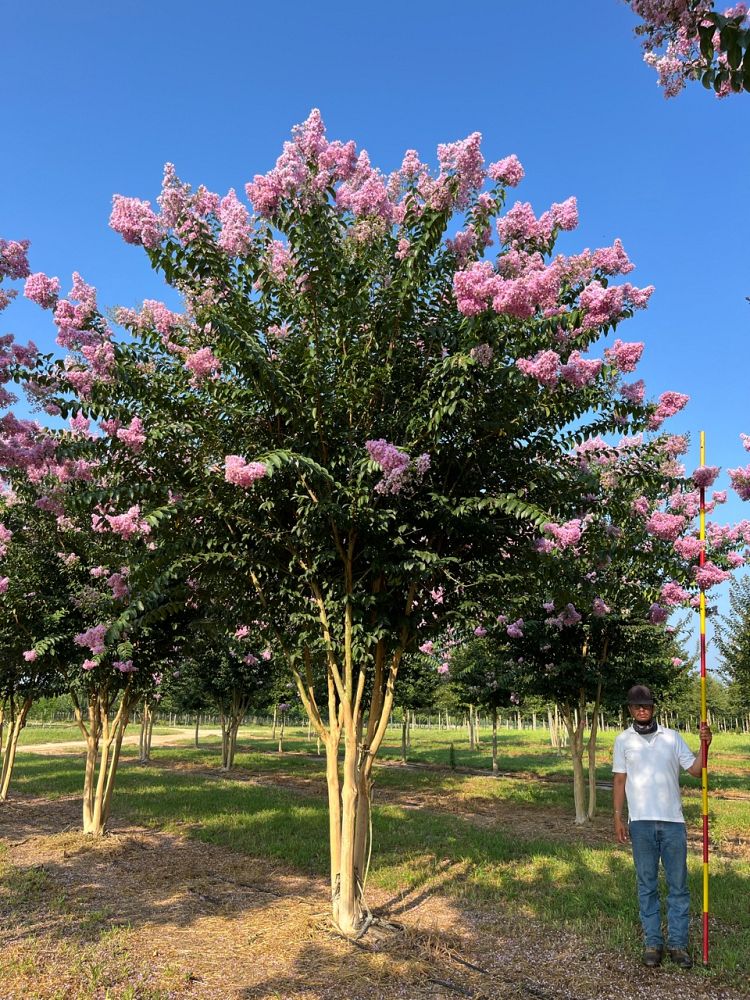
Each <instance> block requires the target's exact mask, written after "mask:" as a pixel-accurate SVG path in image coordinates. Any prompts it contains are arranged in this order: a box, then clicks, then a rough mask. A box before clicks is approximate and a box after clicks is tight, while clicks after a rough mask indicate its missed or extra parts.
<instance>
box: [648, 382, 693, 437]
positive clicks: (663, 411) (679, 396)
mask: <svg viewBox="0 0 750 1000" xmlns="http://www.w3.org/2000/svg"><path fill="white" fill-rule="evenodd" d="M689 402H690V396H686V395H685V394H684V393H682V392H674V391H669V392H663V393H662V394H661V396H659V402H658V404H657V407H656V410H655V412H654V413H653V414H652V415H651V417H650V418H649V422H648V425H649V427H650V428H651V429H652V430H656V429H657V428H659V427H661V425H662V423H663V422H664V421H665V420H666V419H667V418H668V417H673V416H674V415H675V413H679V412H680V410H682V409H683V408H684V407H685V406H686V405H687V404H688V403H689Z"/></svg>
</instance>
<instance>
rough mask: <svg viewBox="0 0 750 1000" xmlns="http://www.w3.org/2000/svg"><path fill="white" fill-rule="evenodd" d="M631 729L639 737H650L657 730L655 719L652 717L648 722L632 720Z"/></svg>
mask: <svg viewBox="0 0 750 1000" xmlns="http://www.w3.org/2000/svg"><path fill="white" fill-rule="evenodd" d="M633 729H635V731H636V732H637V733H638V735H639V736H650V735H651V733H655V732H656V729H657V723H656V719H655V718H654V717H653V716H652V717H651V718H650V719H649V721H648V722H637V721H636V720H635V719H633Z"/></svg>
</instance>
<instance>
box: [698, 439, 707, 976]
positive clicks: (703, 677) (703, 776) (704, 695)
mask: <svg viewBox="0 0 750 1000" xmlns="http://www.w3.org/2000/svg"><path fill="white" fill-rule="evenodd" d="M700 444H701V449H700V456H701V462H700V464H701V465H702V466H703V465H705V464H706V434H705V432H704V431H701V437H700ZM699 537H700V540H701V542H702V543H703V544H702V546H701V553H700V564H701V566H703V565H704V564H705V561H706V552H705V548H706V491H705V488H704V487H701V490H700V534H699ZM700 645H701V722H706V721H707V720H708V697H707V692H706V595H705V592H704V591H703V590H701V593H700ZM700 754H701V805H702V813H703V964H704V965H708V750H707V748H706V746H705V744H704V743H702V742H701V747H700Z"/></svg>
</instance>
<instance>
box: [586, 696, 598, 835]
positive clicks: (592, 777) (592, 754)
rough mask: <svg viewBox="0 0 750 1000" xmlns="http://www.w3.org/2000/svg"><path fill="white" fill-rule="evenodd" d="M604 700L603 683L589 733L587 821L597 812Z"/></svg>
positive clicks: (596, 701)
mask: <svg viewBox="0 0 750 1000" xmlns="http://www.w3.org/2000/svg"><path fill="white" fill-rule="evenodd" d="M601 700H602V682H601V680H600V681H599V683H598V684H597V686H596V700H595V702H594V709H593V711H592V713H591V732H590V733H589V742H588V756H589V804H588V809H587V810H586V817H587V819H593V818H594V813H595V812H596V738H597V730H598V720H599V705H600V703H601Z"/></svg>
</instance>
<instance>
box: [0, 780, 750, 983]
mask: <svg viewBox="0 0 750 1000" xmlns="http://www.w3.org/2000/svg"><path fill="white" fill-rule="evenodd" d="M79 812H80V803H79V801H78V799H77V798H68V799H60V800H56V801H50V800H48V799H41V798H32V797H23V796H18V795H16V796H15V797H14V798H13V799H11V800H10V801H9V802H8V803H6V804H4V806H3V809H2V813H1V814H0V836H1V837H2V843H3V844H4V845H5V847H6V853H5V856H4V867H5V870H4V871H3V873H2V877H1V878H0V1000H52V998H54V1000H73V998H84V997H87V998H96V1000H109V998H112V1000H115V998H118V1000H120V998H121V1000H136V998H139V1000H171V998H183V997H184V998H186V1000H188V998H195V1000H209V998H210V1000H251V998H252V1000H386V998H406V1000H422V998H433V1000H438V998H440V1000H442V998H445V1000H448V998H451V1000H455V998H457V997H470V998H473V1000H489V998H503V1000H505V998H507V1000H515V998H526V1000H528V998H537V1000H568V998H570V1000H572V998H576V1000H610V998H611V1000H615V998H617V1000H629V998H633V1000H640V998H643V1000H646V998H648V1000H667V998H670V1000H672V998H674V1000H680V998H682V997H685V998H688V997H689V998H690V1000H748V998H750V989H747V988H745V986H744V985H741V984H737V985H736V986H718V985H716V984H715V983H713V982H711V981H709V980H707V979H706V978H705V977H704V976H703V975H702V973H701V972H700V970H696V971H695V972H693V973H690V974H687V975H686V974H684V973H680V972H678V971H676V970H673V969H671V968H670V967H669V966H668V965H665V966H664V967H663V968H662V969H659V970H657V971H654V972H650V971H648V970H644V969H642V968H641V967H640V966H639V965H637V964H635V963H634V962H633V961H632V960H630V959H629V958H626V957H623V956H620V955H617V954H613V953H606V952H602V951H598V950H596V949H592V947H591V945H590V944H588V943H586V942H584V941H582V940H581V939H580V938H578V937H577V936H576V935H575V934H573V933H567V932H556V933H555V935H554V937H551V936H550V934H549V930H548V929H547V928H544V927H542V926H540V925H538V924H536V923H535V922H534V921H533V920H522V919H521V918H519V917H518V916H512V917H510V916H509V915H508V914H506V913H504V912H503V909H502V904H501V903H500V904H498V906H497V907H495V908H489V907H485V908H481V907H479V908H478V907H476V906H472V908H471V909H469V908H467V907H465V906H464V905H463V904H462V903H460V902H458V901H456V900H455V899H448V898H447V897H446V896H444V895H441V892H440V882H441V881H442V880H443V879H451V880H455V879H456V877H459V878H460V875H461V872H460V867H461V866H460V864H448V863H447V862H446V866H445V868H444V870H443V871H442V872H440V873H439V874H438V875H437V876H436V877H435V878H434V879H433V881H432V882H431V883H428V884H425V885H422V886H420V887H419V889H418V890H415V891H412V892H410V893H408V894H406V895H397V896H389V895H388V894H386V893H383V892H376V891H370V890H369V889H368V902H369V904H370V906H371V907H372V908H373V911H374V912H375V913H376V914H377V916H378V917H379V918H380V919H381V920H383V921H385V922H387V923H390V924H391V925H392V927H391V929H388V928H385V927H381V926H377V925H376V926H374V927H373V928H372V929H371V930H370V932H369V933H368V934H367V936H366V937H365V938H364V939H363V940H362V941H361V942H357V943H351V942H348V941H345V940H343V939H342V938H340V937H339V936H337V935H336V934H335V933H334V932H333V929H332V927H331V925H330V923H329V920H328V911H329V903H328V892H327V885H326V884H325V882H324V881H322V880H317V879H312V878H309V877H305V876H301V875H299V874H297V873H294V872H290V871H288V870H285V869H284V868H282V867H279V866H277V865H273V864H271V863H269V862H267V861H263V860H258V859H254V858H250V857H248V856H246V855H242V854H239V853H234V852H232V851H230V850H227V849H225V848H220V847H215V846H213V845H207V844H202V843H199V842H196V841H191V840H187V839H183V838H181V837H178V836H174V835H172V834H167V833H163V832H159V831H153V830H145V829H142V828H138V827H135V826H132V825H129V824H126V823H118V822H117V821H115V822H114V824H113V827H112V831H111V833H110V834H109V835H108V836H107V837H105V838H103V839H101V840H100V841H98V842H96V841H92V840H91V839H90V838H84V837H83V836H82V835H81V834H79V833H78V832H77V829H78V824H79ZM592 833H593V831H592Z"/></svg>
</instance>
